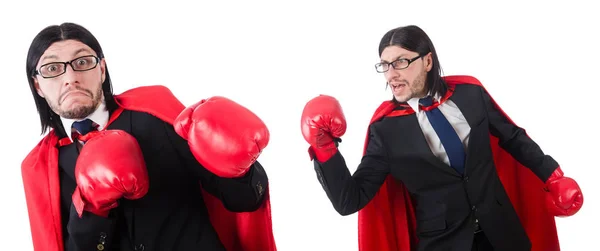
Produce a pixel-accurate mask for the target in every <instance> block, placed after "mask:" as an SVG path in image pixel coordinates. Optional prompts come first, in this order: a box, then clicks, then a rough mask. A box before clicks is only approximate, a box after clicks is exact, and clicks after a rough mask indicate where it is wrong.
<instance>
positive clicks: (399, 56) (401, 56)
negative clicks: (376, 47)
mask: <svg viewBox="0 0 600 251" xmlns="http://www.w3.org/2000/svg"><path fill="white" fill-rule="evenodd" d="M403 57H406V55H405V54H404V53H403V54H400V55H398V56H397V57H395V58H394V60H392V61H396V60H398V59H400V58H403ZM381 63H389V62H388V61H385V60H383V59H382V60H381Z"/></svg>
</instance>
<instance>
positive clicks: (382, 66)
mask: <svg viewBox="0 0 600 251" xmlns="http://www.w3.org/2000/svg"><path fill="white" fill-rule="evenodd" d="M422 56H423V55H418V56H416V57H414V58H412V59H406V58H399V59H396V60H394V61H393V62H391V63H377V64H375V70H376V71H377V72H379V73H384V72H386V71H388V70H389V69H390V65H391V66H392V68H394V69H395V70H402V69H406V68H408V66H409V65H410V64H411V63H412V62H414V61H415V60H417V59H419V58H421V57H422Z"/></svg>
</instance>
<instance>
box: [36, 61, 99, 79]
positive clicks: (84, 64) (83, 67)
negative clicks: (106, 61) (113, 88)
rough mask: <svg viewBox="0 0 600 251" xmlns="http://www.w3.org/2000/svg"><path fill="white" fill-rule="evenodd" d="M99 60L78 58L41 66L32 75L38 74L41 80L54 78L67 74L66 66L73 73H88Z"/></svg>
mask: <svg viewBox="0 0 600 251" xmlns="http://www.w3.org/2000/svg"><path fill="white" fill-rule="evenodd" d="M98 62H100V59H99V58H98V57H96V56H94V55H87V56H82V57H78V58H76V59H73V60H71V61H69V62H52V63H47V64H43V65H42V66H40V68H39V69H37V70H36V71H35V72H34V74H35V75H37V74H39V75H40V76H42V77H43V78H55V77H58V76H60V75H63V74H65V72H67V65H70V66H71V69H73V70H74V71H89V70H91V69H94V68H96V66H97V65H98Z"/></svg>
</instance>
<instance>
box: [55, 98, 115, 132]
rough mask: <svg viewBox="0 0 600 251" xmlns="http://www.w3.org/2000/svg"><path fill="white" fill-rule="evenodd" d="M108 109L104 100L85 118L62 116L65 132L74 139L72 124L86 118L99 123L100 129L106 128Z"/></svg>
mask: <svg viewBox="0 0 600 251" xmlns="http://www.w3.org/2000/svg"><path fill="white" fill-rule="evenodd" d="M108 116H109V114H108V110H106V104H105V103H104V101H102V102H101V103H100V104H99V105H98V108H96V111H94V112H93V113H92V114H90V115H89V116H87V117H85V118H83V119H66V118H63V117H61V118H60V120H61V122H62V125H63V127H64V128H65V132H66V133H67V136H69V139H71V141H73V139H72V138H71V126H72V125H73V123H75V122H77V121H82V120H85V119H90V120H92V121H93V122H94V123H96V124H98V131H100V130H102V129H104V127H105V126H106V124H107V123H108Z"/></svg>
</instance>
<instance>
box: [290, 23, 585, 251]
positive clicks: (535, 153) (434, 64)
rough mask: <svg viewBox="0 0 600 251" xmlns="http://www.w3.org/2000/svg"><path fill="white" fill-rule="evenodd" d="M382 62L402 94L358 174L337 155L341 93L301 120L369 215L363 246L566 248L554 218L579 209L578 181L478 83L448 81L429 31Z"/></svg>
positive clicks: (336, 193)
mask: <svg viewBox="0 0 600 251" xmlns="http://www.w3.org/2000/svg"><path fill="white" fill-rule="evenodd" d="M379 56H380V59H381V62H379V63H377V64H376V65H375V68H376V70H377V72H379V73H383V74H384V76H385V79H386V82H387V85H388V86H389V88H390V89H391V91H392V94H393V98H392V100H389V101H385V102H383V103H382V104H381V106H380V107H379V108H378V109H377V110H376V112H375V114H374V115H373V117H372V120H371V123H370V125H369V128H368V133H367V135H366V140H365V148H364V155H363V157H362V160H361V163H360V165H359V166H358V168H357V170H356V172H355V173H354V174H350V172H349V170H348V168H347V166H346V163H345V161H344V158H343V156H342V155H341V153H340V152H339V150H338V149H337V146H338V144H339V142H340V138H341V137H342V136H343V135H344V133H345V131H346V121H345V118H344V114H343V111H342V108H341V106H340V104H339V102H338V101H337V100H336V99H335V98H334V97H332V96H327V95H320V96H318V97H316V98H314V99H312V100H310V101H309V102H308V103H307V104H306V106H305V108H304V111H303V114H302V122H301V123H302V134H303V136H304V137H305V139H306V140H307V142H308V143H309V144H310V148H309V152H310V155H311V158H314V167H315V170H316V172H317V176H318V178H319V182H320V183H321V184H322V186H323V189H324V190H325V192H326V194H327V196H328V197H329V199H330V200H331V202H332V204H333V207H334V208H335V209H336V210H337V211H338V212H339V213H340V214H341V215H349V214H353V213H355V212H357V211H358V212H359V215H358V219H359V225H358V226H359V230H358V231H359V248H360V250H361V251H374V250H377V251H389V250H394V251H408V250H423V251H425V250H427V251H432V250H445V251H447V250H457V251H458V250H460V251H465V250H485V251H487V250H496V251H498V250H506V251H509V250H510V251H520V250H535V251H550V250H553V251H554V250H559V244H558V237H557V233H556V226H555V223H554V217H555V216H570V215H573V214H575V213H576V212H578V211H579V209H580V208H581V206H582V204H583V195H582V193H581V190H580V188H579V186H578V185H577V183H576V182H575V181H574V180H573V179H571V178H568V177H566V176H563V172H562V170H561V168H560V166H559V164H558V163H557V162H556V161H555V160H554V159H553V158H552V157H550V156H549V155H546V154H545V153H544V152H542V150H541V149H540V147H539V146H538V145H537V144H536V143H535V142H534V141H533V140H532V139H531V138H530V137H529V136H528V135H527V134H526V133H525V130H523V129H522V128H520V127H519V126H517V125H516V124H515V123H513V122H512V121H511V120H510V118H509V117H508V116H507V115H506V114H504V112H503V111H502V110H501V109H500V107H499V106H498V105H497V104H496V103H495V101H494V100H493V99H492V97H491V96H490V95H489V93H488V92H487V91H486V89H485V88H484V87H483V85H482V84H481V83H480V82H479V81H478V80H477V79H476V78H474V77H471V76H445V77H442V75H441V67H440V63H439V61H438V57H437V54H436V51H435V48H434V46H433V43H432V42H431V40H430V39H429V37H428V35H427V34H426V33H425V32H424V31H423V30H422V29H420V28H419V27H417V26H414V25H411V26H406V27H399V28H396V29H392V30H390V31H389V32H387V33H386V34H385V35H384V36H383V38H382V39H381V43H380V45H379Z"/></svg>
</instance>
